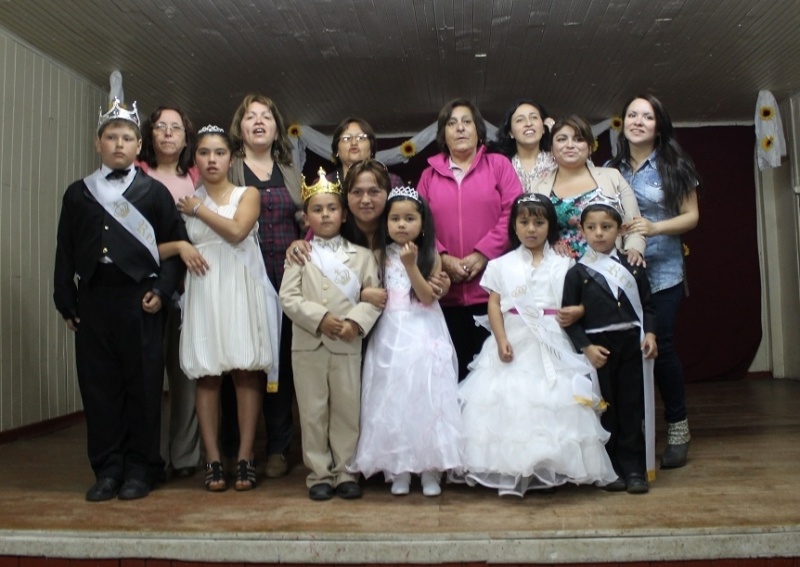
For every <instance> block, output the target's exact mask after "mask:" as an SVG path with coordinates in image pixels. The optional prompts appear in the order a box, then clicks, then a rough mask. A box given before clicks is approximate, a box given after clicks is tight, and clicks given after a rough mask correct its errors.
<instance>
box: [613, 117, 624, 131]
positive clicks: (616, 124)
mask: <svg viewBox="0 0 800 567" xmlns="http://www.w3.org/2000/svg"><path fill="white" fill-rule="evenodd" d="M611 129H612V130H614V132H619V131H620V130H622V116H615V117H613V118H612V119H611Z"/></svg>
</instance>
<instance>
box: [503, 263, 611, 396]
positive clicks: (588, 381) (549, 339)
mask: <svg viewBox="0 0 800 567" xmlns="http://www.w3.org/2000/svg"><path fill="white" fill-rule="evenodd" d="M527 269H528V268H527V266H525V264H524V262H522V261H519V262H514V263H513V264H512V266H511V269H509V270H506V272H505V274H504V276H505V280H506V282H507V283H508V284H509V289H510V290H511V297H512V301H513V303H514V309H515V310H516V311H517V313H518V314H519V316H520V317H522V320H523V321H524V322H525V324H526V325H527V326H528V329H529V330H530V331H531V333H533V336H534V337H535V338H536V340H537V341H539V344H541V345H542V348H543V349H544V350H545V351H547V353H549V356H543V357H542V358H543V359H544V360H543V362H544V367H545V370H546V372H547V376H548V380H550V381H553V380H554V379H555V377H556V376H557V373H556V370H555V368H554V367H553V360H552V359H553V358H555V359H557V360H559V361H560V362H561V364H563V365H564V366H565V367H566V368H567V369H568V370H569V371H571V372H572V373H573V376H572V391H573V395H574V396H575V399H576V400H577V401H578V402H580V403H582V404H584V405H588V406H590V407H592V408H594V409H595V410H596V411H598V412H602V411H603V410H604V409H605V407H606V403H605V402H604V401H603V398H602V396H601V395H600V384H599V382H598V381H597V371H596V370H595V369H594V368H593V367H592V365H591V364H589V361H588V360H587V359H586V357H585V356H583V355H582V354H578V353H576V352H575V351H574V350H572V349H567V348H565V347H564V345H563V344H559V343H558V342H557V341H555V340H553V336H552V333H554V332H555V331H554V330H553V329H548V326H547V325H546V324H544V319H543V318H544V317H545V316H546V315H550V313H546V311H549V310H543V309H540V308H538V307H537V305H536V302H535V300H534V296H533V294H532V293H530V290H529V289H528V284H527V282H526V279H525V273H526V270H527ZM552 323H554V324H555V321H552ZM559 331H560V329H559ZM551 385H552V382H551Z"/></svg>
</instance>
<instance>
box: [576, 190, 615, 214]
mask: <svg viewBox="0 0 800 567" xmlns="http://www.w3.org/2000/svg"><path fill="white" fill-rule="evenodd" d="M589 205H605V206H606V207H611V208H612V209H614V210H615V211H617V212H618V213H619V216H621V217H622V218H625V211H624V209H623V208H622V201H620V200H619V193H617V194H615V195H614V196H612V197H609V196H608V195H605V194H604V193H603V192H602V191H601V190H600V189H596V190H595V192H594V195H592V196H591V197H589V199H587V200H586V201H584V203H583V207H584V208H586V207H588V206H589Z"/></svg>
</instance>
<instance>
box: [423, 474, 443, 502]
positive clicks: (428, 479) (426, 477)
mask: <svg viewBox="0 0 800 567" xmlns="http://www.w3.org/2000/svg"><path fill="white" fill-rule="evenodd" d="M420 476H421V478H422V494H424V495H425V496H439V495H440V494H441V493H442V487H441V486H439V473H436V472H433V471H425V472H424V473H422V475H420Z"/></svg>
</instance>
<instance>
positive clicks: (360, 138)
mask: <svg viewBox="0 0 800 567" xmlns="http://www.w3.org/2000/svg"><path fill="white" fill-rule="evenodd" d="M367 140H369V136H367V135H366V134H345V135H344V136H340V137H339V141H340V142H344V143H345V144H349V143H350V142H356V143H358V142H365V141H367Z"/></svg>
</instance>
